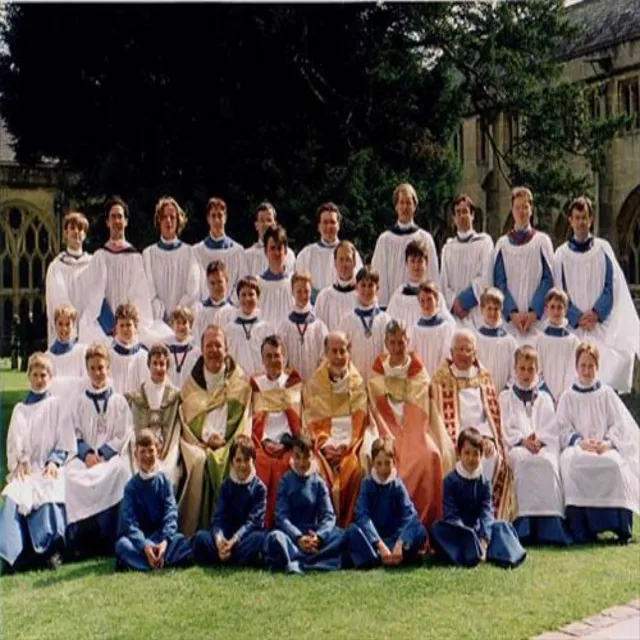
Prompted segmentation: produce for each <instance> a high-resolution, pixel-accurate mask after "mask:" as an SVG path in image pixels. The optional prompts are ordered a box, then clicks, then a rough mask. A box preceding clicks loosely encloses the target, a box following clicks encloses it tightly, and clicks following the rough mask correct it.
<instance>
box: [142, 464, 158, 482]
mask: <svg viewBox="0 0 640 640" xmlns="http://www.w3.org/2000/svg"><path fill="white" fill-rule="evenodd" d="M160 471H162V468H161V467H160V464H159V463H158V461H157V460H156V464H155V465H154V467H153V469H151V471H143V470H142V469H139V470H138V474H139V475H140V477H141V478H142V479H143V480H151V478H155V477H156V476H157V475H158V474H159V473H160Z"/></svg>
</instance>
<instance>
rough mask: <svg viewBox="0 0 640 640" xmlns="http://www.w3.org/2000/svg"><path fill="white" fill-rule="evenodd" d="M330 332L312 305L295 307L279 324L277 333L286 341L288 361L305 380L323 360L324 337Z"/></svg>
mask: <svg viewBox="0 0 640 640" xmlns="http://www.w3.org/2000/svg"><path fill="white" fill-rule="evenodd" d="M328 333H329V332H328V330H327V327H326V325H325V324H324V322H322V320H320V319H319V318H318V317H316V315H315V313H314V312H313V311H312V310H311V306H309V307H308V308H306V309H304V310H300V309H298V308H297V307H294V308H293V311H291V312H290V313H289V315H288V316H287V318H286V319H285V320H283V321H282V322H281V323H280V324H279V325H278V329H277V334H278V335H279V336H280V337H281V338H282V340H283V341H284V347H285V357H286V359H287V363H288V365H289V367H291V368H292V369H295V370H296V371H297V372H298V373H299V374H300V376H301V377H302V379H303V380H307V379H308V378H310V377H311V376H312V375H313V372H314V371H315V370H316V369H317V368H318V365H319V364H320V362H321V361H322V358H323V357H324V339H325V338H326V337H327V334H328Z"/></svg>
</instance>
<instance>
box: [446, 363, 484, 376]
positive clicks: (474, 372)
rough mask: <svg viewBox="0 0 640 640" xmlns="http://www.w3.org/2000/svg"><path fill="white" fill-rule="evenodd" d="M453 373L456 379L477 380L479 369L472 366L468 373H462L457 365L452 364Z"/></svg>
mask: <svg viewBox="0 0 640 640" xmlns="http://www.w3.org/2000/svg"><path fill="white" fill-rule="evenodd" d="M451 373H453V375H454V376H455V377H456V378H475V377H476V376H477V375H478V367H476V366H475V365H471V366H470V367H469V368H468V369H467V370H466V371H462V370H460V369H458V367H456V365H455V364H452V365H451Z"/></svg>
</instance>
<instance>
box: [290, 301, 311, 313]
mask: <svg viewBox="0 0 640 640" xmlns="http://www.w3.org/2000/svg"><path fill="white" fill-rule="evenodd" d="M311 309H312V307H311V303H310V302H307V304H305V305H304V307H299V306H298V305H297V304H294V305H293V310H294V311H295V312H296V313H309V312H310V311H311Z"/></svg>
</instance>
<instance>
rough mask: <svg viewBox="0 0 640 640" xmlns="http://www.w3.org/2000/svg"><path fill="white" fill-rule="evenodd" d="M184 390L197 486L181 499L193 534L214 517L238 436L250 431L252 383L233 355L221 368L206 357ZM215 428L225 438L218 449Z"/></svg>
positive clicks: (190, 473) (192, 481)
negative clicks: (214, 368)
mask: <svg viewBox="0 0 640 640" xmlns="http://www.w3.org/2000/svg"><path fill="white" fill-rule="evenodd" d="M180 395H181V398H182V405H181V406H180V411H181V415H182V421H183V424H184V425H185V429H184V430H183V442H182V447H181V450H182V456H183V459H184V462H185V467H186V478H185V481H186V482H188V483H189V487H190V488H192V490H189V491H188V493H187V494H185V495H184V497H183V498H182V500H181V503H182V504H184V509H182V508H181V512H180V518H181V522H180V530H181V531H183V532H184V533H185V534H186V535H191V534H193V533H194V532H195V531H196V529H197V528H198V527H199V526H200V527H205V526H207V525H208V524H209V522H210V521H211V514H212V513H213V511H214V509H215V505H216V500H217V498H218V494H219V492H220V486H221V485H222V481H223V480H224V478H226V476H227V474H228V472H229V449H230V448H231V443H232V442H233V439H234V438H235V437H236V436H238V435H240V434H244V435H247V436H248V435H250V428H251V427H250V421H249V412H250V409H251V386H250V384H249V381H248V379H247V377H246V376H245V374H244V372H243V371H242V369H241V368H240V367H239V366H238V365H237V364H236V363H235V362H234V360H233V359H232V358H231V357H227V359H226V361H225V364H224V367H223V369H222V370H221V371H219V372H218V373H217V374H214V373H211V372H209V371H207V370H206V368H205V366H204V360H203V359H202V358H200V359H199V360H198V362H197V363H196V364H195V366H194V368H193V371H192V372H191V377H190V378H189V379H188V380H187V382H186V383H185V385H184V386H183V387H182V391H181V393H180ZM214 433H217V434H218V435H219V436H221V437H222V438H224V445H223V446H222V447H219V448H218V449H215V450H214V449H211V448H210V447H209V446H208V445H207V440H208V439H209V438H211V436H212V435H213V434H214ZM181 506H182V505H181Z"/></svg>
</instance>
